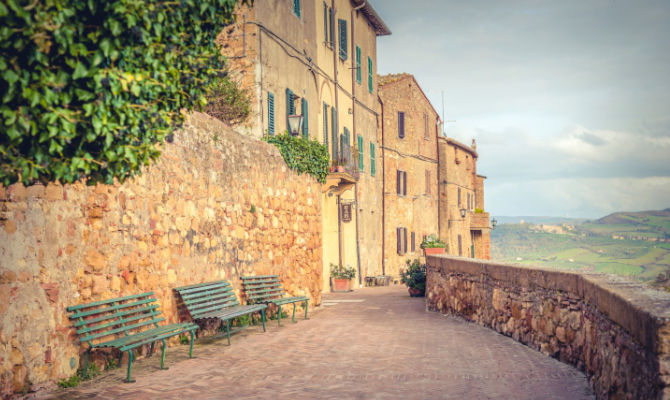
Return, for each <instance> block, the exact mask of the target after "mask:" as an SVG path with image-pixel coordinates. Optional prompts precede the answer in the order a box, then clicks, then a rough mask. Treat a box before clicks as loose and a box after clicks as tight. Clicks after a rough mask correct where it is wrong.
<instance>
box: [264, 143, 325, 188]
mask: <svg viewBox="0 0 670 400" xmlns="http://www.w3.org/2000/svg"><path fill="white" fill-rule="evenodd" d="M263 140H265V141H266V142H268V143H272V144H274V145H275V146H277V148H279V152H280V153H281V155H282V157H284V161H286V164H287V165H288V167H289V168H291V169H292V170H295V171H297V172H299V173H301V174H302V173H307V174H310V175H312V176H313V177H315V178H316V180H317V181H319V182H320V183H325V182H326V176H328V171H329V166H330V156H329V155H328V148H327V147H326V146H325V145H323V144H321V143H319V142H317V141H316V140H310V139H306V138H303V137H302V136H291V135H289V134H288V132H286V133H284V134H282V135H275V136H265V137H264V138H263Z"/></svg>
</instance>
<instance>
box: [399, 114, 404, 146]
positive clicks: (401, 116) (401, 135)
mask: <svg viewBox="0 0 670 400" xmlns="http://www.w3.org/2000/svg"><path fill="white" fill-rule="evenodd" d="M398 137H399V138H400V139H402V138H404V137H405V113H404V112H402V111H398Z"/></svg>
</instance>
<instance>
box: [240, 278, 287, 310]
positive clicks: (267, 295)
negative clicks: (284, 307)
mask: <svg viewBox="0 0 670 400" xmlns="http://www.w3.org/2000/svg"><path fill="white" fill-rule="evenodd" d="M242 284H243V285H244V291H245V293H246V294H247V299H249V301H250V302H252V303H263V302H266V301H269V300H272V299H278V298H280V297H282V296H283V295H284V288H283V287H282V285H281V282H280V281H279V275H257V276H243V277H242Z"/></svg>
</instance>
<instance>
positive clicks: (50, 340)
mask: <svg viewBox="0 0 670 400" xmlns="http://www.w3.org/2000/svg"><path fill="white" fill-rule="evenodd" d="M320 214H321V200H320V185H319V184H318V182H316V180H314V179H313V178H311V177H310V176H308V175H298V174H296V173H294V172H293V171H291V170H289V169H288V168H287V167H286V164H285V162H284V160H283V158H282V157H281V155H280V154H279V151H278V150H277V149H276V148H275V147H274V146H272V145H269V144H267V143H264V142H261V141H258V140H255V139H251V138H248V137H243V136H240V135H238V134H236V133H234V132H232V130H230V129H229V128H228V127H226V126H225V125H223V124H222V123H220V122H219V121H217V120H214V119H212V118H210V117H208V116H206V115H204V114H199V113H194V114H191V115H189V116H188V119H187V121H186V124H185V126H184V129H183V130H182V131H180V132H178V133H176V134H175V138H174V143H166V144H165V147H164V149H163V154H162V155H161V157H160V159H159V160H158V161H157V162H155V163H154V164H153V165H152V166H151V167H149V168H147V169H146V170H145V171H144V172H143V174H142V175H141V176H139V177H137V178H135V179H133V180H131V181H128V182H126V183H124V184H115V185H97V186H86V185H84V184H74V185H64V186H63V185H54V184H49V185H48V186H46V187H45V186H42V185H35V186H31V187H27V188H26V187H23V186H22V185H13V186H11V187H9V188H7V189H4V188H2V187H1V186H0V397H5V396H8V395H10V394H11V393H13V392H22V391H28V390H36V389H38V388H40V387H43V386H48V385H53V384H54V382H57V381H58V380H60V379H63V378H67V377H69V376H71V375H73V374H74V373H75V372H76V370H77V368H78V367H79V356H80V351H81V349H80V346H79V343H78V341H77V340H76V337H75V332H74V330H73V328H72V324H71V323H70V322H69V320H68V318H67V315H66V313H65V308H66V307H67V306H69V305H75V304H79V303H84V302H90V301H95V300H101V299H107V298H112V297H120V296H125V295H130V294H135V293H141V292H144V291H150V290H153V291H154V292H155V293H156V297H157V299H158V302H159V304H160V305H161V310H162V312H163V313H164V314H165V316H166V319H167V321H166V322H167V323H171V322H176V321H178V315H177V309H176V302H175V298H174V293H173V291H172V288H173V287H177V286H181V285H186V284H191V283H199V282H205V281H209V280H215V279H227V280H230V281H231V282H232V284H233V286H235V289H236V291H237V292H238V295H239V294H240V293H239V290H240V283H239V276H240V275H247V274H278V275H279V276H280V277H281V280H282V282H283V284H284V287H285V288H286V289H287V291H288V292H290V293H291V294H293V295H307V296H309V297H310V298H311V300H312V301H311V302H310V305H312V304H319V303H320V301H321V290H322V281H323V279H322V278H321V274H322V271H321V270H322V267H321V258H322V257H321V252H322V250H321V237H322V236H321V235H322V232H321V223H320ZM175 341H177V340H176V339H173V343H174V342H175ZM94 361H98V362H99V361H100V360H94ZM101 365H103V366H104V363H102V364H101Z"/></svg>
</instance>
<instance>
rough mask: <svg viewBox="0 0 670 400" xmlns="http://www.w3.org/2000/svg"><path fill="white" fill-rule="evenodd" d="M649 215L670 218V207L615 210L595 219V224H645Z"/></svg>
mask: <svg viewBox="0 0 670 400" xmlns="http://www.w3.org/2000/svg"><path fill="white" fill-rule="evenodd" d="M649 217H662V218H670V208H666V209H665V210H658V211H636V212H615V213H612V214H610V215H607V216H605V217H602V218H600V219H597V220H595V221H593V223H594V224H633V225H644V224H646V223H648V222H649Z"/></svg>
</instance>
